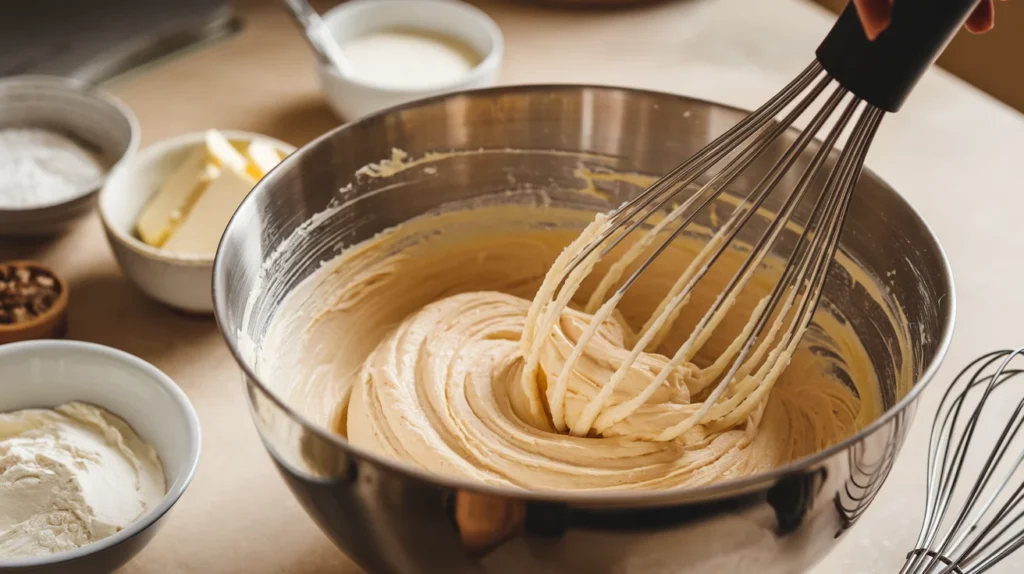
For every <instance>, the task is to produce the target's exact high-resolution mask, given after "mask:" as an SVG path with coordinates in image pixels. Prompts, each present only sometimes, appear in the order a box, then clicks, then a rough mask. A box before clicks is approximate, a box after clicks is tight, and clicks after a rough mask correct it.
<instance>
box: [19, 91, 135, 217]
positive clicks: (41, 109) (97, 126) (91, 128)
mask: <svg viewBox="0 0 1024 574" xmlns="http://www.w3.org/2000/svg"><path fill="white" fill-rule="evenodd" d="M0 128H44V129H49V130H52V131H55V132H58V133H61V134H64V135H66V136H68V137H71V138H73V139H74V140H75V141H76V142H77V143H80V144H81V145H82V146H83V147H85V148H87V149H88V150H89V151H91V152H93V153H94V154H95V155H96V156H97V157H98V159H99V160H100V161H101V162H102V163H103V165H104V167H106V168H107V173H110V170H112V169H113V168H114V167H115V166H117V165H118V164H119V163H120V162H122V161H123V160H124V159H125V158H126V157H129V156H131V154H132V153H133V152H134V151H135V149H136V148H137V147H138V145H139V122H138V120H137V119H136V118H135V114H133V113H132V111H131V109H129V108H128V106H126V105H125V104H123V103H122V102H121V101H120V100H118V99H117V98H115V97H114V96H111V95H110V94H108V93H106V92H104V91H103V90H100V89H97V88H93V87H89V86H87V85H85V84H82V83H80V82H76V81H74V80H70V79H67V78H56V77H49V76H14V77H10V78H5V79H0ZM102 184H103V181H102V179H101V180H99V181H97V182H96V185H94V186H91V187H88V188H85V189H82V190H81V192H80V193H79V194H78V195H75V196H73V197H70V198H68V199H64V200H61V201H59V202H57V203H51V204H45V205H34V206H31V207H25V208H5V207H0V235H5V236H22V237H26V236H29V237H42V236H47V235H55V234H58V233H61V232H63V231H65V230H67V229H68V228H69V227H70V226H71V225H72V224H73V223H75V222H76V221H78V220H79V219H81V218H82V217H84V216H86V215H88V214H90V213H92V209H93V207H95V205H96V192H97V191H99V189H100V187H101V185H102Z"/></svg>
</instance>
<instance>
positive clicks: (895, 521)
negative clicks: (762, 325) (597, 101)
mask: <svg viewBox="0 0 1024 574" xmlns="http://www.w3.org/2000/svg"><path fill="white" fill-rule="evenodd" d="M480 5H481V6H482V7H483V8H484V9H485V10H486V11H488V12H489V13H490V14H491V15H492V16H493V17H494V18H495V19H496V20H497V22H498V24H499V25H500V26H501V28H502V30H503V31H504V33H505V38H506V43H507V47H506V60H505V66H504V70H503V73H502V78H501V79H502V82H503V83H506V84H515V83H545V82H559V83H574V82H579V83H592V84H619V85H626V86H633V87H640V88H649V89H655V90H664V91H670V92H677V93H681V94H686V95H690V96H696V97H700V98H708V99H713V100H718V101H722V102H725V103H728V104H733V105H737V106H742V107H747V108H749V107H754V106H756V105H758V104H760V103H761V102H762V101H763V100H765V99H766V98H768V97H769V96H771V95H772V94H774V93H775V91H776V90H777V89H778V88H779V87H780V86H782V85H783V84H784V83H785V82H786V81H788V80H789V79H790V78H791V77H792V76H794V75H795V74H796V73H797V72H798V71H800V70H801V69H803V67H804V66H805V65H806V64H807V63H808V62H810V60H811V58H812V57H813V51H814V48H815V47H816V46H817V43H818V41H820V39H821V38H822V37H823V36H824V34H825V32H826V31H827V29H828V27H829V25H830V22H831V19H832V16H830V15H829V14H827V13H826V12H824V11H822V10H821V9H819V8H817V7H815V6H813V5H811V4H809V3H804V2H802V1H801V0H759V1H757V2H752V1H750V0H688V1H687V0H683V1H677V2H666V3H656V4H653V5H650V6H646V7H642V8H638V9H633V10H628V11H567V10H556V9H549V8H544V7H541V6H539V5H535V4H532V3H527V2H514V1H504V2H498V1H493V2H480ZM240 7H241V11H242V14H243V16H244V17H245V19H246V26H245V29H244V31H243V32H242V33H241V34H240V35H238V36H235V37H233V38H231V39H229V40H226V41H223V42H220V43H217V44H215V45H212V46H208V47H205V48H202V49H200V50H196V51H193V52H191V53H188V54H185V55H182V56H180V57H177V58H175V59H173V60H171V61H168V62H166V63H164V64H162V65H160V66H157V67H153V68H151V69H149V70H145V71H141V72H139V73H136V74H134V75H133V76H131V77H126V78H122V79H121V80H118V81H117V82H115V83H113V84H111V85H110V86H109V88H110V89H111V90H112V91H113V92H114V93H115V94H117V95H118V96H120V97H121V98H123V99H124V100H125V102H127V103H128V104H129V105H130V106H131V107H132V108H133V109H134V110H135V112H136V113H137V114H138V117H139V119H140V121H141V124H142V129H143V145H146V144H149V143H152V142H155V141H157V140H160V139H162V138H165V137H168V136H173V135H175V134H179V133H183V132H188V131H194V130H200V129H205V128H210V127H218V128H236V129H246V130H252V131H256V132H262V133H266V134H268V135H272V136H276V137H279V138H282V139H284V140H287V141H289V142H291V143H293V144H296V145H302V144H304V143H306V142H307V141H309V140H310V139H311V138H313V137H315V136H316V135H319V134H320V133H322V132H324V131H326V130H328V129H330V128H332V127H334V126H336V125H338V123H339V122H338V120H337V119H336V118H334V117H333V116H332V115H331V113H330V111H329V110H328V109H327V107H326V105H325V104H324V101H323V98H322V97H321V95H320V93H319V91H318V89H317V86H316V82H315V76H314V73H313V68H312V59H311V56H310V54H309V52H308V50H307V48H306V46H305V44H304V43H303V41H302V39H301V38H300V37H299V36H298V34H297V32H296V29H295V28H294V26H293V25H292V24H291V22H290V21H289V20H288V19H287V17H286V15H285V13H284V11H283V9H282V8H281V7H280V6H279V5H278V3H277V2H266V1H255V0H254V1H251V2H246V3H244V4H240ZM1008 72H1009V71H1008ZM1022 151H1024V116H1021V115H1020V114H1018V113H1017V112H1014V111H1012V110H1011V109H1010V108H1008V107H1006V106H1004V105H1002V104H1000V103H998V102H997V101H995V100H994V99H992V98H990V97H988V96H986V95H984V94H983V93H981V92H980V91H978V90H976V89H974V88H972V87H970V86H968V85H966V84H964V83H963V82H961V81H959V80H957V79H956V78H954V77H952V76H951V75H949V74H947V73H945V72H942V71H932V72H930V73H929V74H928V75H927V76H926V77H925V78H924V80H923V81H922V83H921V84H920V86H919V88H918V90H917V92H916V93H915V94H914V95H913V96H912V97H911V99H910V100H909V101H908V102H907V104H906V107H905V109H904V111H902V112H901V113H899V114H898V115H896V116H893V117H891V118H889V119H887V120H886V121H885V122H884V123H883V125H882V128H881V131H880V133H879V135H878V137H877V138H876V140H875V144H874V146H873V148H872V150H871V153H870V155H869V156H868V161H867V163H868V166H870V167H871V168H872V169H874V170H875V171H877V172H878V173H879V174H881V175H882V176H883V177H884V178H885V179H887V180H888V181H889V182H890V183H891V184H892V185H893V186H894V187H895V188H896V189H897V190H899V191H900V192H901V193H903V194H904V195H905V196H906V197H907V199H908V200H909V201H910V202H911V203H912V204H913V205H914V206H915V207H916V208H917V209H918V210H919V211H920V212H921V213H922V214H923V216H924V218H925V219H926V220H927V221H928V222H929V223H930V224H931V225H932V226H933V227H934V229H935V231H936V233H937V234H938V236H939V238H940V240H941V241H942V243H943V245H944V246H945V248H946V250H947V253H948V256H949V259H950V261H951V263H952V266H953V270H954V274H955V278H956V282H957V294H958V307H959V309H958V317H957V322H958V325H957V331H956V335H955V337H954V340H953V344H952V347H951V351H950V353H949V355H948V358H947V360H946V362H945V364H944V367H943V369H942V370H941V371H940V373H939V375H938V381H937V384H936V385H935V387H933V388H932V389H931V390H930V392H928V393H926V394H925V397H924V399H923V404H922V407H921V409H920V410H919V412H918V418H917V421H916V423H915V425H914V427H913V429H912V431H911V435H910V438H909V440H908V442H907V444H906V447H905V449H904V452H903V454H902V455H901V456H900V458H899V461H898V463H897V465H896V467H895V469H894V471H893V473H892V476H891V477H890V478H889V480H888V482H887V483H886V485H885V487H884V488H883V489H882V491H881V493H880V495H879V496H878V499H877V500H876V501H875V503H874V504H873V506H872V507H871V508H870V509H869V510H868V511H867V513H866V514H865V516H864V517H863V519H862V520H861V522H860V523H859V524H858V525H857V526H856V527H855V528H854V529H853V531H852V532H851V533H850V534H849V535H848V536H847V537H846V538H845V539H844V540H843V541H842V543H841V544H840V546H839V547H838V549H837V550H836V551H835V552H834V553H833V554H832V555H830V556H829V557H828V558H827V559H826V560H825V561H824V562H823V563H822V564H821V565H820V566H819V567H818V568H817V569H816V570H814V572H815V573H816V574H826V573H836V572H844V573H845V572H850V573H853V572H856V573H862V574H873V573H878V574H882V573H890V572H895V571H897V570H898V568H899V566H900V565H901V563H902V560H901V556H902V555H903V553H904V552H905V551H907V550H908V549H910V547H911V546H912V545H913V541H914V539H915V536H916V533H917V528H918V523H919V516H920V512H921V508H922V507H923V499H924V495H923V483H924V474H923V467H924V461H925V456H924V449H925V446H926V444H927V431H928V423H929V419H930V418H931V414H932V412H933V411H934V408H935V406H936V404H937V401H938V398H939V395H940V394H941V393H940V392H939V387H940V386H942V385H943V384H945V383H947V382H948V381H949V380H951V378H952V376H953V375H954V374H955V373H956V372H957V371H958V370H959V368H960V367H961V366H963V365H964V364H966V363H967V362H968V361H969V360H970V359H972V358H973V357H975V356H976V355H978V354H981V353H983V352H985V351H988V350H991V349H996V348H1005V347H1010V346H1016V345H1024V298H1021V297H1020V296H1019V295H1020V293H1022V292H1024V269H1022V268H1021V267H1020V266H1018V265H1016V264H1013V263H1012V262H1013V261H1015V260H1017V258H1018V257H1019V254H1020V253H1022V252H1024V233H1020V231H1019V228H1020V215H1019V214H1020V213H1024V193H1022V191H1024V190H1022V189H1021V186H1022V184H1021V182H1022V181H1024V161H1021V157H1022V154H1021V152H1022ZM680 159H682V158H680ZM15 256H18V257H37V258H40V259H42V260H43V261H45V262H46V263H48V264H50V265H52V266H53V267H55V268H56V269H57V270H59V271H60V272H61V273H62V274H64V276H65V277H67V278H68V280H69V281H70V289H71V306H70V333H69V337H71V338H75V339H82V340H87V341H94V342H98V343H103V344H107V345H112V346H115V347H118V348H121V349H124V350H126V351H128V352H131V353H134V354H136V355H138V356H140V357H142V358H144V359H146V360H148V361H151V362H153V363H154V364H155V365H157V366H158V367H159V368H161V369H163V370H164V371H165V372H167V373H168V374H169V375H170V376H171V377H173V378H174V379H175V380H176V381H177V382H178V383H179V384H180V385H181V386H182V387H183V388H184V389H185V391H186V392H187V393H188V395H189V397H190V398H191V399H192V401H193V402H194V404H195V406H196V409H197V410H198V412H199V417H200V419H201V420H202V424H203V457H202V464H201V465H200V469H199V472H198V474H197V476H196V479H195V482H194V483H193V485H192V487H191V488H190V489H189V491H188V492H187V493H186V495H185V496H184V497H183V498H182V500H181V501H180V502H179V504H178V505H177V507H176V508H175V510H174V512H173V513H172V515H171V516H170V518H169V520H168V522H167V525H166V527H165V530H164V531H163V532H162V533H161V534H160V535H159V536H158V537H157V538H156V540H155V541H154V542H153V543H152V544H151V545H150V546H149V547H148V548H147V549H146V550H145V551H144V552H143V553H142V554H141V555H140V556H139V557H138V558H136V559H135V560H134V561H133V562H132V563H131V564H129V565H128V566H127V567H126V568H125V569H124V572H125V573H126V574H165V573H166V574H172V573H181V572H202V573H203V574H216V573H228V572H259V573H275V572H280V573H285V572H287V573H290V574H313V573H317V574H319V573H328V572H330V573H332V574H347V573H356V572H358V571H359V570H358V568H356V567H355V566H354V565H353V564H352V563H351V562H350V561H349V560H347V559H346V558H345V557H344V556H343V555H342V554H341V552H339V551H338V550H336V549H335V548H334V546H333V545H332V544H331V543H330V542H329V541H328V540H327V538H325V537H324V536H323V535H322V534H321V533H320V532H319V531H318V530H317V528H316V527H315V526H314V524H313V523H312V521H310V520H309V519H308V518H307V517H306V515H305V513H304V512H303V511H302V510H301V508H300V507H299V505H298V504H297V503H296V502H295V501H294V499H293V498H292V496H291V494H290V493H289V492H288V491H287V489H286V487H285V485H284V483H283V481H281V480H280V479H279V478H278V476H277V475H276V471H275V470H274V469H273V467H272V465H271V462H270V459H269V457H268V456H267V455H266V454H265V452H264V450H263V447H262V446H261V444H260V440H259V438H258V437H257V434H256V431H255V429H254V427H253V425H252V423H251V422H250V420H249V414H248V412H247V407H246V404H245V399H244V397H243V391H242V385H241V376H240V374H239V370H238V369H237V367H236V365H235V363H234V361H233V360H232V359H231V356H230V354H229V353H228V351H227V348H226V347H225V345H224V344H223V342H222V340H221V337H220V335H219V334H218V332H217V327H216V325H215V324H214V321H213V320H212V319H204V318H195V317H188V316H183V315H180V314H178V313H175V312H173V311H171V310H169V309H166V308H164V307H162V306H160V305H159V304H157V303H154V302H152V301H150V300H148V299H146V298H145V297H144V296H143V295H142V294H141V293H140V292H139V291H137V290H136V289H135V288H134V287H133V286H132V285H131V284H130V283H128V281H127V280H126V279H125V278H124V277H123V276H122V275H121V273H120V272H119V271H118V268H117V266H116V264H115V262H114V259H113V256H112V254H111V252H110V249H109V248H108V246H107V243H106V241H105V239H104V237H103V233H102V229H101V226H100V223H99V220H98V218H96V217H93V218H91V219H89V220H87V221H85V222H83V223H82V224H81V225H79V226H78V227H76V228H75V229H74V230H73V231H71V232H70V233H69V234H67V235H65V236H64V237H61V238H59V239H57V240H52V241H48V242H41V243H33V242H10V241H7V242H5V243H3V244H0V259H5V258H9V257H15ZM1022 569H1024V554H1020V555H1018V556H1017V558H1015V559H1012V560H1008V561H1006V562H1004V563H1003V565H1002V566H1001V567H1000V568H998V569H996V570H993V571H998V572H1014V571H1021V570H1022Z"/></svg>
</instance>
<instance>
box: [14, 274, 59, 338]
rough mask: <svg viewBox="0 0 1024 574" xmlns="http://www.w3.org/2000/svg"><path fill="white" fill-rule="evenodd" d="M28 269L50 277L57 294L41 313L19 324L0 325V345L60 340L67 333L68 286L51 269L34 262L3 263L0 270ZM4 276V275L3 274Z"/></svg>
mask: <svg viewBox="0 0 1024 574" xmlns="http://www.w3.org/2000/svg"><path fill="white" fill-rule="evenodd" d="M12 268H28V269H32V270H35V271H39V272H42V273H43V274H45V275H48V276H50V277H52V278H53V279H54V280H55V281H56V284H57V288H58V289H59V292H58V294H57V298H56V299H55V300H54V301H53V303H52V304H51V305H50V306H49V307H48V308H47V309H46V310H44V311H43V312H42V314H40V315H38V316H36V317H32V318H31V319H29V320H27V321H22V322H20V323H0V345H3V344H5V343H14V342H16V341H28V340H32V339H60V338H63V337H64V334H65V333H66V332H67V310H68V285H67V282H66V281H64V280H63V279H62V278H61V277H60V276H59V275H57V274H56V273H54V272H53V270H52V269H50V268H49V267H46V266H45V265H42V264H40V263H37V262H35V261H4V262H0V269H2V270H4V271H7V270H9V269H12ZM5 275H6V273H5Z"/></svg>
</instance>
